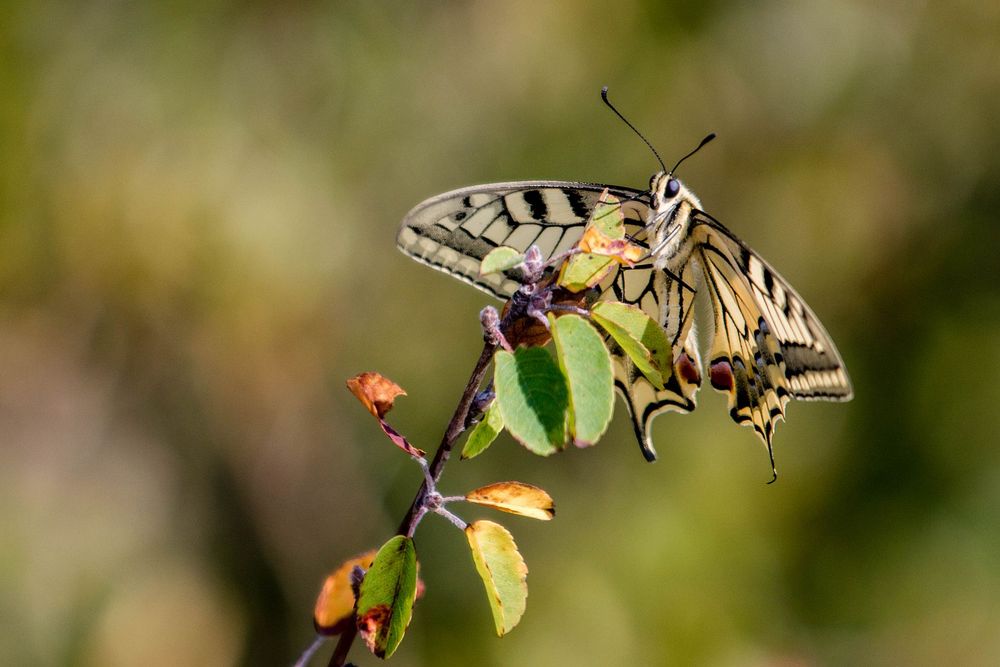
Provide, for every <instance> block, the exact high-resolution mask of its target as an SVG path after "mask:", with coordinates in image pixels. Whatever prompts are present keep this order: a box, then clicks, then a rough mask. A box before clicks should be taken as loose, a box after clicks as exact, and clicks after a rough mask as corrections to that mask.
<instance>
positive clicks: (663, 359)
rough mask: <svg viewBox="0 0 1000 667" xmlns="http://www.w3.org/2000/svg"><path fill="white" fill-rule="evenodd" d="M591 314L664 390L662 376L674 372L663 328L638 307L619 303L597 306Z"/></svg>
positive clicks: (598, 304)
mask: <svg viewBox="0 0 1000 667" xmlns="http://www.w3.org/2000/svg"><path fill="white" fill-rule="evenodd" d="M590 314H591V316H592V317H593V318H594V320H596V321H597V323H598V324H600V325H601V326H602V327H604V330H605V331H607V332H608V333H609V334H611V337H612V338H614V339H615V342H616V343H618V344H619V345H620V346H621V348H622V349H623V350H624V351H625V353H626V354H627V355H628V356H629V357H630V358H631V359H632V361H633V362H634V363H635V365H636V368H638V369H639V370H640V371H641V372H642V374H643V375H645V376H646V378H648V379H649V381H650V382H652V383H653V385H654V386H656V388H657V389H663V374H664V373H667V374H669V373H670V372H672V370H673V352H672V351H671V347H670V341H669V340H667V334H666V332H665V331H664V330H663V327H662V326H660V324H659V323H658V322H657V321H656V320H654V319H653V318H651V317H650V316H649V315H647V314H646V313H645V312H643V310H642V309H641V308H638V307H637V306H632V305H629V304H625V303H620V302H618V301H601V302H599V303H596V304H594V307H593V308H591V311H590Z"/></svg>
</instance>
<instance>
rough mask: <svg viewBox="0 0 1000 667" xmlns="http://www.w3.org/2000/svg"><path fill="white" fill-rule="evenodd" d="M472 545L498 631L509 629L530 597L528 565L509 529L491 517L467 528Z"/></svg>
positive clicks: (505, 631)
mask: <svg viewBox="0 0 1000 667" xmlns="http://www.w3.org/2000/svg"><path fill="white" fill-rule="evenodd" d="M465 536H466V537H467V538H468V540H469V547H471V548H472V560H473V561H475V563H476V571H477V572H479V576H480V577H481V578H482V580H483V585H484V586H485V587H486V597H487V598H488V599H489V601H490V609H491V610H492V611H493V623H494V624H495V625H496V629H497V634H498V635H499V636H501V637H503V636H504V635H505V634H507V633H508V632H510V631H511V630H512V629H513V628H514V626H515V625H517V623H518V621H520V620H521V616H523V615H524V609H525V606H526V604H527V599H528V583H527V578H528V566H527V565H525V564H524V559H523V558H521V554H520V553H519V552H518V550H517V545H516V544H514V538H513V537H511V534H510V533H509V532H507V529H506V528H504V527H503V526H501V525H500V524H498V523H493V522H492V521H475V522H473V523H470V524H469V525H468V526H467V527H466V528H465Z"/></svg>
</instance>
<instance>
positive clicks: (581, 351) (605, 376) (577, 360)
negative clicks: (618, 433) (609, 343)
mask: <svg viewBox="0 0 1000 667" xmlns="http://www.w3.org/2000/svg"><path fill="white" fill-rule="evenodd" d="M549 321H550V322H551V323H552V338H553V339H554V340H555V343H556V355H557V356H558V358H559V366H560V368H562V371H563V373H564V374H565V375H566V379H567V381H568V384H569V432H570V435H571V436H572V437H573V442H574V443H575V444H576V445H577V446H578V447H586V446H587V445H592V444H594V443H595V442H597V441H598V440H599V439H600V437H601V436H602V435H603V434H604V431H605V430H606V429H607V428H608V424H609V423H610V422H611V415H612V413H613V412H614V406H615V389H614V375H613V373H612V371H611V355H610V354H608V348H607V347H606V346H605V345H604V337H603V336H602V335H601V334H600V333H598V331H597V330H596V329H594V327H593V326H591V324H590V323H589V322H588V321H587V320H585V319H583V318H582V317H580V316H579V315H572V314H569V315H563V316H562V317H559V318H554V317H552V316H551V315H549Z"/></svg>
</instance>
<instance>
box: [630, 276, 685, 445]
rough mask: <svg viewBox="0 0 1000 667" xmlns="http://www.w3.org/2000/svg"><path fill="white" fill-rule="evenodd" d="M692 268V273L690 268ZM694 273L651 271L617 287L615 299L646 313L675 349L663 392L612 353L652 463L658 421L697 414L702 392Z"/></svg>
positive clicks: (665, 372) (664, 371) (665, 371)
mask: <svg viewBox="0 0 1000 667" xmlns="http://www.w3.org/2000/svg"><path fill="white" fill-rule="evenodd" d="M685 268H687V267H685ZM694 278H695V276H694V275H693V274H692V273H691V272H690V270H689V271H688V272H687V275H686V276H685V275H684V272H682V275H681V276H673V275H672V274H669V273H668V272H666V271H663V270H660V269H657V268H654V267H648V268H635V269H629V270H623V271H621V272H620V273H619V274H618V276H617V278H616V280H615V283H614V285H613V288H612V292H613V295H614V297H615V298H617V299H618V300H619V301H622V302H623V303H630V304H633V305H636V306H639V307H640V308H642V310H643V311H644V312H645V313H646V314H647V315H649V316H650V317H651V318H653V320H655V321H656V322H659V323H660V324H661V325H662V326H663V327H664V329H665V331H666V333H667V339H668V340H669V341H670V342H671V344H672V346H673V353H674V367H673V368H669V369H660V370H661V371H662V374H663V384H664V387H663V389H658V388H657V387H655V386H654V385H653V383H652V382H650V381H649V379H648V378H646V377H645V376H644V375H643V374H642V373H641V372H640V371H639V369H638V368H636V366H635V364H634V363H633V362H632V360H631V359H630V358H629V357H628V355H626V354H625V353H624V352H623V351H622V350H621V348H619V347H618V346H613V347H612V360H613V362H614V364H613V367H614V371H615V387H616V388H617V389H618V391H619V393H620V394H621V395H622V398H623V399H624V401H625V405H626V406H627V407H628V411H629V416H630V417H631V419H632V426H633V428H634V430H635V435H636V439H637V440H638V441H639V447H640V449H641V450H642V454H643V456H644V457H646V460H648V461H653V460H655V459H656V450H655V449H654V447H653V440H652V436H651V427H652V422H653V419H654V418H655V417H656V416H657V415H659V414H661V413H663V412H667V411H671V410H672V411H676V412H691V411H692V410H694V409H695V406H696V404H695V394H696V392H697V391H698V388H699V387H700V386H701V373H700V370H699V369H700V368H701V361H700V357H699V354H698V345H697V340H696V336H695V331H694V326H693V320H694V317H693V315H694V308H693V305H694V295H695V293H694V287H693V284H694V283H693V279H694Z"/></svg>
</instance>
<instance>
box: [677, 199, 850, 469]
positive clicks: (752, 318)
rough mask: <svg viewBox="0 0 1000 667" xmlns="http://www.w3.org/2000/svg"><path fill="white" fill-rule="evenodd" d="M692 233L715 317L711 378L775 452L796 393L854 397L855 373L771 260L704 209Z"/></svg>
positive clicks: (731, 409)
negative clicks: (777, 433) (773, 440)
mask: <svg viewBox="0 0 1000 667" xmlns="http://www.w3.org/2000/svg"><path fill="white" fill-rule="evenodd" d="M691 235H692V238H693V239H694V240H695V242H696V243H697V250H696V255H695V261H696V262H697V263H698V264H700V266H701V268H702V270H703V275H704V285H705V289H706V290H707V292H708V295H709V297H710V301H711V303H712V310H713V313H714V320H715V330H714V333H713V338H712V343H711V348H710V351H709V361H708V375H709V380H710V382H711V384H712V386H713V387H714V388H715V389H718V390H719V391H722V392H724V393H726V394H727V395H728V397H729V412H730V416H732V418H733V419H734V420H735V421H736V422H737V423H740V424H747V425H751V426H752V427H753V428H754V430H755V431H756V432H757V433H758V435H759V436H760V437H761V438H762V439H763V440H764V442H765V444H766V445H767V446H768V450H769V451H770V447H771V438H772V436H773V435H774V427H775V425H776V423H777V421H779V420H782V419H784V414H785V404H786V403H788V401H789V399H791V398H799V399H826V400H849V399H850V398H851V395H852V390H851V384H850V380H849V379H848V377H847V374H846V372H845V370H844V364H843V361H841V359H840V355H839V354H838V352H837V349H836V348H835V347H834V345H833V342H832V341H831V340H830V337H829V335H828V334H827V333H826V330H825V329H824V328H823V325H822V324H820V322H819V319H817V317H816V316H815V315H814V314H813V312H812V311H811V310H810V309H809V307H808V306H807V305H806V304H805V302H804V301H803V300H802V298H801V297H800V296H799V295H798V294H797V293H796V292H795V290H794V289H793V288H792V287H791V286H790V285H789V284H788V282H787V281H786V280H785V279H784V278H782V277H781V276H780V275H779V274H778V273H777V272H776V271H775V270H774V269H773V268H771V266H770V265H769V264H768V263H767V262H765V261H764V260H763V259H762V258H761V257H760V256H759V255H757V254H756V253H755V252H754V251H752V250H751V249H750V248H748V247H747V246H746V244H744V243H743V242H742V241H740V240H739V239H738V238H736V237H735V236H734V235H733V234H732V232H730V231H729V230H727V229H726V228H725V227H723V226H722V225H721V224H720V223H718V222H717V221H715V220H714V219H712V218H709V217H708V216H705V215H704V214H701V213H698V214H695V216H693V221H692V232H691Z"/></svg>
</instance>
